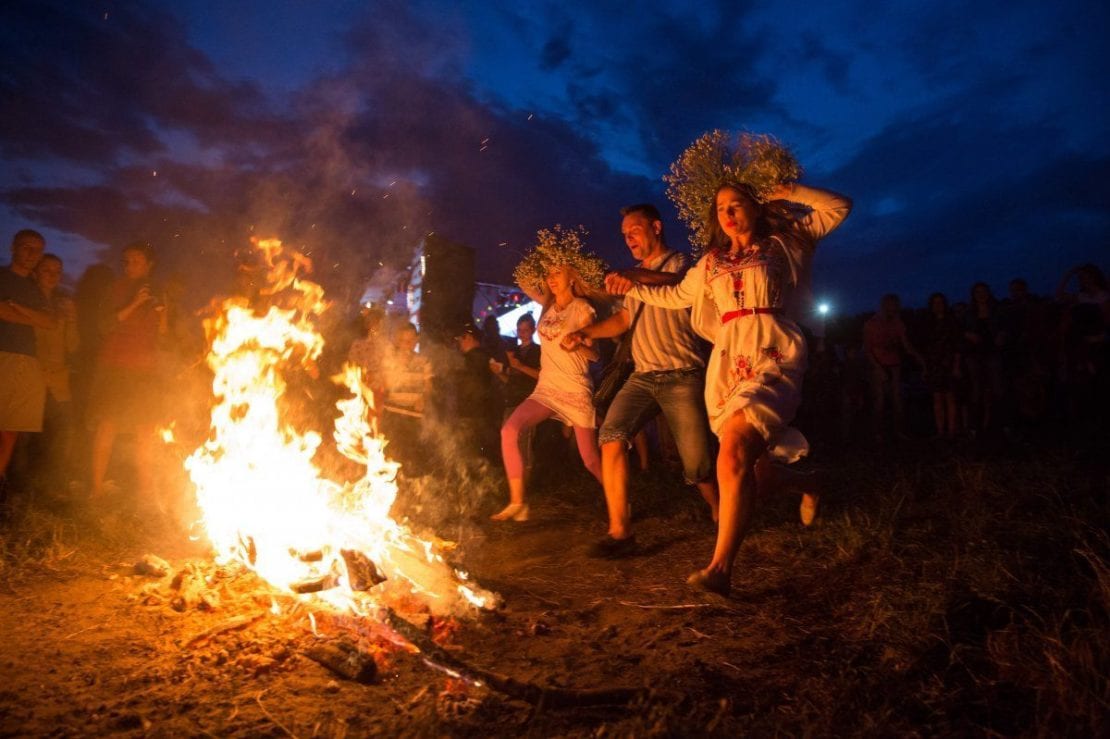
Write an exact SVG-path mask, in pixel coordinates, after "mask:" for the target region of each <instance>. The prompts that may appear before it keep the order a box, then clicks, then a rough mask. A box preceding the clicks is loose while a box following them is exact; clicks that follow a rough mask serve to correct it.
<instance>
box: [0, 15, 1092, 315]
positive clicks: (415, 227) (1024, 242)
mask: <svg viewBox="0 0 1110 739" xmlns="http://www.w3.org/2000/svg"><path fill="white" fill-rule="evenodd" d="M1108 7H1110V6H1108V4H1107V3H1105V2H1066V1H1065V2H1056V3H1049V2H1044V1H1043V0H1040V1H1037V2H1014V1H1013V0H1007V1H1006V2H994V1H986V2H976V3H967V2H963V1H961V2H948V1H946V0H942V1H937V2H886V3H873V2H862V1H860V2H849V1H843V0H831V1H830V2H823V3H809V4H807V3H783V2H753V3H727V2H718V3H713V2H702V3H686V2H672V3H637V4H633V5H630V4H628V3H607V2H600V3H593V2H588V3H587V2H581V3H574V2H559V3H550V4H528V3H486V2H472V3H466V2H463V3H448V2H420V1H416V2H362V1H360V2H355V1H343V2H339V1H335V2H329V1H328V0H316V1H311V2H310V1H309V0H300V1H297V0H284V1H282V0H266V1H262V0H258V1H255V0H249V1H248V0H235V2H214V1H213V2H185V1H179V2H174V3H153V2H151V3H143V2H126V3H124V2H119V3H115V2H99V1H96V0H82V1H81V2H74V1H73V0H59V1H57V2H55V1H53V0H45V1H41V0H40V1H38V2H20V1H18V0H15V1H13V2H6V3H4V5H3V8H2V9H0V54H2V55H3V67H2V72H0V100H2V108H0V110H2V115H0V156H2V158H3V167H2V169H0V231H2V232H3V234H0V238H3V239H4V240H8V239H9V238H10V235H11V234H12V233H14V232H15V231H16V230H17V229H19V228H24V227H32V228H37V229H39V230H41V231H43V233H44V234H45V235H46V236H47V241H48V250H50V251H55V252H58V253H60V254H61V255H62V256H63V257H64V258H66V260H67V272H68V273H69V274H70V275H71V277H75V276H76V275H78V274H79V273H80V271H81V270H82V269H84V267H86V266H87V265H89V264H91V263H93V262H95V261H97V260H98V259H101V258H105V257H106V258H108V259H109V260H110V261H111V262H112V263H113V264H114V263H115V259H116V257H115V255H116V253H117V250H118V248H119V247H120V246H122V245H123V244H125V243H127V242H129V241H133V240H135V239H139V238H142V239H147V240H149V241H151V242H152V243H154V244H155V246H156V248H157V249H158V250H159V252H160V254H161V255H162V259H161V267H162V269H163V271H164V273H166V274H168V273H171V272H175V271H184V272H186V273H187V274H190V275H204V276H205V283H204V284H205V287H207V288H209V289H218V288H219V287H220V286H221V280H222V278H220V277H217V276H219V275H222V274H224V273H225V272H224V270H226V269H227V268H228V265H229V264H230V255H231V254H232V253H233V252H234V251H235V250H236V249H237V248H241V247H243V246H245V245H246V244H247V239H248V238H249V236H250V235H251V234H252V233H254V234H258V235H277V236H279V237H281V238H283V239H284V240H286V241H288V242H290V243H293V244H295V245H297V246H299V247H300V248H302V249H305V250H307V251H309V252H310V253H311V254H313V255H314V256H316V257H317V260H318V265H319V269H318V271H319V273H320V274H321V276H322V277H323V278H324V279H325V281H326V282H330V283H331V284H333V285H335V284H346V285H348V286H349V287H351V289H352V290H357V286H358V285H359V284H360V283H361V282H362V281H364V280H365V279H366V277H367V276H368V275H369V274H370V273H371V272H372V271H373V270H374V269H375V268H376V266H377V264H378V262H379V261H382V262H385V263H391V262H396V261H398V260H402V259H405V258H406V257H407V255H408V254H409V252H410V251H411V248H412V246H413V244H414V243H415V242H416V241H417V240H418V239H419V238H420V236H421V235H423V234H425V233H428V232H431V231H434V232H436V233H438V234H440V235H441V236H444V237H446V238H448V239H451V240H454V241H458V242H461V243H465V244H467V245H470V246H472V247H474V248H475V249H476V250H477V252H478V269H479V273H478V278H479V279H483V280H487V281H495V282H502V281H503V282H507V281H508V280H509V279H510V274H511V270H512V267H513V265H514V264H515V263H516V261H518V259H519V255H520V252H521V251H522V250H524V249H526V248H527V247H528V246H529V244H530V243H531V239H532V237H533V236H534V234H535V232H536V230H537V229H538V228H543V227H549V226H551V225H553V224H555V223H563V224H567V225H571V224H584V225H585V226H586V227H587V228H589V229H590V231H591V237H590V240H589V244H590V246H591V247H592V248H593V249H594V250H596V251H598V252H599V253H601V254H602V255H603V256H605V257H606V258H607V259H608V260H609V261H610V262H611V263H612V264H614V265H625V264H628V261H629V258H628V255H627V250H626V249H625V248H624V245H623V243H622V241H621V239H620V234H619V215H618V213H617V211H618V209H619V208H620V207H621V206H622V205H625V204H628V203H631V202H639V201H645V200H647V201H654V202H656V203H658V204H659V205H660V206H662V210H663V211H664V213H665V214H666V216H667V219H668V224H667V227H668V233H669V238H670V241H671V243H672V244H673V245H676V246H680V247H683V248H688V243H687V240H686V234H685V230H684V229H683V228H682V226H681V224H679V223H678V222H677V220H676V219H675V216H674V213H675V211H674V208H673V206H672V205H671V204H670V202H669V201H667V200H666V198H665V196H664V194H663V191H664V185H663V183H662V181H661V176H662V175H663V174H664V173H665V172H666V171H667V169H668V166H669V165H670V163H671V162H672V161H673V160H674V159H675V158H676V157H677V156H678V154H680V153H681V152H682V150H683V149H684V148H685V147H686V145H688V144H689V143H690V142H691V141H693V140H694V139H695V138H696V137H697V136H698V135H700V134H701V133H703V132H704V131H707V130H709V129H713V128H725V129H731V130H744V129H746V130H751V131H756V132H769V133H773V134H775V135H776V136H778V137H779V138H780V139H781V140H782V141H784V142H785V143H787V144H788V145H789V146H791V148H792V149H793V150H794V151H795V153H796V154H797V155H798V157H799V159H800V160H801V162H802V164H803V165H804V166H805V168H806V170H807V176H806V181H808V182H810V183H812V184H816V185H822V186H826V187H829V188H831V189H834V190H838V191H840V192H843V193H845V194H848V195H850V196H851V197H852V198H853V199H854V200H855V211H854V213H853V214H852V216H851V217H850V218H849V219H848V221H847V222H846V223H845V225H844V226H843V227H842V228H841V229H840V230H839V231H838V232H836V233H835V234H834V235H832V236H831V237H829V238H828V239H827V240H826V241H825V242H823V243H822V246H821V248H820V250H819V256H818V261H817V265H816V268H815V276H816V277H815V280H816V287H817V292H818V294H819V295H821V296H823V297H825V298H826V299H828V300H830V302H831V303H832V304H833V306H834V310H840V311H859V310H865V309H868V308H869V307H871V306H872V305H873V304H874V303H875V302H876V301H877V298H878V297H879V295H880V294H882V293H884V292H888V291H894V292H898V293H900V294H901V295H902V296H903V300H904V302H906V303H907V304H909V305H921V304H923V303H924V301H925V298H926V297H927V295H928V294H929V293H930V292H932V291H933V290H942V291H944V292H946V293H948V295H949V296H950V298H952V299H963V298H966V295H967V291H968V288H969V287H970V285H971V284H972V283H973V282H974V281H976V280H979V279H982V280H985V281H987V282H988V283H989V284H991V286H992V287H993V288H994V290H995V291H996V293H1001V294H1004V292H1005V287H1006V283H1007V282H1008V280H1009V279H1010V278H1011V277H1014V276H1023V277H1026V278H1027V279H1028V280H1029V282H1030V284H1031V286H1032V287H1033V289H1034V290H1035V291H1037V292H1040V293H1046V292H1050V291H1051V290H1052V289H1053V288H1054V287H1055V284H1056V282H1057V281H1058V279H1059V277H1060V275H1061V274H1062V273H1063V272H1064V271H1065V270H1066V269H1067V268H1068V267H1070V266H1072V265H1074V264H1075V263H1078V262H1083V261H1095V262H1096V263H1099V264H1101V266H1103V268H1104V269H1105V268H1107V267H1110V264H1108V263H1107V262H1108V260H1107V254H1108V253H1110V249H1107V242H1108V240H1110V239H1108V234H1110V186H1108V184H1107V182H1108V180H1110V140H1108V136H1107V134H1108V133H1110V125H1108V124H1110V113H1108V105H1107V102H1108V94H1110V93H1108V89H1110V84H1108V82H1107V72H1108V71H1110V63H1108V62H1110V51H1108V49H1110V43H1107V39H1110V22H1108V19H1110V10H1108ZM525 8H526V9H525ZM629 8H633V9H632V10H629Z"/></svg>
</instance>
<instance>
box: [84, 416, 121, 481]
mask: <svg viewBox="0 0 1110 739" xmlns="http://www.w3.org/2000/svg"><path fill="white" fill-rule="evenodd" d="M115 441H116V425H115V424H114V423H112V422H111V421H101V422H100V423H99V424H97V427H96V432H95V434H94V436H93V449H92V489H91V490H90V491H89V497H90V498H98V497H100V496H101V495H103V493H104V478H105V476H106V475H107V474H108V462H109V461H110V460H111V458H112V445H113V444H114V443H115Z"/></svg>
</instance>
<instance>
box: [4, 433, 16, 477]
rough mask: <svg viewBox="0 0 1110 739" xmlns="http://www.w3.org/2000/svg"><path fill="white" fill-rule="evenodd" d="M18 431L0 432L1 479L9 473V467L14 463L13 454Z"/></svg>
mask: <svg viewBox="0 0 1110 739" xmlns="http://www.w3.org/2000/svg"><path fill="white" fill-rule="evenodd" d="M18 438H19V432H18V431H0V477H3V476H4V475H5V474H7V472H8V465H9V464H11V461H12V452H13V451H14V450H15V442H16V439H18Z"/></svg>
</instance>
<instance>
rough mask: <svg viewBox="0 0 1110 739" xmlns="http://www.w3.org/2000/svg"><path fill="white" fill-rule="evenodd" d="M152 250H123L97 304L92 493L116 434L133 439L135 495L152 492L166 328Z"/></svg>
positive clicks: (139, 245) (100, 487) (139, 246)
mask: <svg viewBox="0 0 1110 739" xmlns="http://www.w3.org/2000/svg"><path fill="white" fill-rule="evenodd" d="M153 268H154V250H153V249H152V248H151V246H150V244H147V243H144V242H141V241H139V242H135V243H132V244H129V245H127V246H126V247H124V249H123V277H122V278H120V279H119V280H117V281H116V283H115V284H114V285H113V286H112V289H111V291H110V292H109V293H108V296H107V299H106V300H105V302H104V303H102V304H101V306H100V316H99V323H100V330H101V332H102V334H103V337H104V339H103V343H102V344H101V346H100V352H99V354H98V355H97V358H96V368H95V370H94V371H93V380H92V388H91V390H90V393H89V406H88V415H89V419H88V420H89V423H90V425H91V427H92V428H93V429H94V431H93V453H92V489H91V490H90V497H91V498H92V499H94V500H96V499H98V498H100V497H101V496H102V495H103V493H104V483H105V477H106V475H107V472H108V462H109V460H110V459H111V457H112V447H113V446H114V445H115V441H116V436H117V435H118V434H120V433H133V434H134V435H135V474H136V478H137V480H138V484H139V494H140V497H142V498H144V499H148V500H147V501H146V502H153V503H158V502H159V501H157V500H150V498H151V497H152V496H153V495H154V494H155V490H154V469H153V464H154V443H155V438H154V425H155V423H156V422H157V420H158V417H159V406H160V399H161V390H160V388H159V387H158V338H159V336H162V335H165V334H166V333H167V331H168V329H169V324H168V322H167V319H166V309H165V304H164V302H163V301H162V300H160V299H159V298H158V297H156V295H155V292H154V290H153V288H152V287H151V284H150V272H151V270H152V269H153Z"/></svg>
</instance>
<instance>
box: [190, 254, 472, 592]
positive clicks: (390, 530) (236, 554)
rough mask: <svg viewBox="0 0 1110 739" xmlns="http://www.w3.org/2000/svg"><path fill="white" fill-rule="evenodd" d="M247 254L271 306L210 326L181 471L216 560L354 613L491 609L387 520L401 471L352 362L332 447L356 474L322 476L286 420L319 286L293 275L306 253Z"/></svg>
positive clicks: (429, 548)
mask: <svg viewBox="0 0 1110 739" xmlns="http://www.w3.org/2000/svg"><path fill="white" fill-rule="evenodd" d="M256 246H257V247H258V248H259V249H260V250H261V252H262V253H263V255H264V257H265V259H266V261H267V264H268V266H269V285H270V287H269V288H268V289H267V290H266V291H264V295H263V298H264V299H265V300H267V301H268V302H269V308H268V310H266V312H265V313H264V314H261V315H260V309H257V308H252V307H250V306H248V305H247V304H246V303H245V301H243V300H242V299H234V298H233V299H229V300H227V301H225V303H224V305H223V308H222V310H221V313H220V315H219V316H217V317H216V318H214V319H212V320H210V321H208V322H206V326H205V328H206V330H207V333H208V338H209V343H210V345H211V349H210V351H209V354H208V365H209V367H210V368H211V369H212V371H213V372H214V374H215V377H214V380H213V392H214V394H215V406H214V407H213V409H212V428H211V433H210V435H209V439H208V441H207V442H205V444H204V445H203V446H201V447H200V448H198V449H197V450H196V451H195V452H194V453H193V454H192V455H191V456H190V457H189V458H188V459H187V460H186V462H185V465H186V468H187V469H188V471H189V474H190V475H191V477H192V480H193V483H194V484H195V485H196V495H197V503H198V505H199V507H200V510H201V513H202V523H203V526H204V529H205V533H206V534H207V536H208V538H209V540H210V541H211V542H212V544H213V546H214V547H215V549H216V551H217V554H218V556H219V557H220V559H221V560H222V561H228V560H238V561H239V562H242V563H243V564H246V565H248V566H250V567H252V568H253V569H254V570H256V571H257V572H258V573H259V574H260V575H261V576H262V577H264V578H265V579H266V580H267V581H269V582H270V583H271V584H273V585H276V586H279V587H283V588H287V589H289V590H292V591H294V592H298V593H309V592H312V593H314V594H313V595H312V596H308V597H314V598H320V599H323V600H325V601H326V602H328V603H330V604H332V605H334V606H337V607H343V608H351V609H354V610H356V611H358V612H365V611H366V610H367V609H368V608H370V607H372V606H373V605H374V604H375V603H381V602H389V601H391V600H396V599H401V598H408V597H411V596H414V595H415V596H417V597H418V598H419V599H420V600H421V601H422V602H424V603H425V604H426V605H427V606H428V608H429V609H430V610H431V611H432V612H433V613H436V614H449V613H460V612H462V611H464V610H466V609H467V608H469V607H478V608H482V607H490V606H492V601H493V599H494V596H493V595H492V594H491V593H488V592H486V591H483V590H481V589H480V588H477V587H475V586H474V585H473V583H467V584H463V583H462V582H459V581H460V580H466V579H467V576H466V574H465V573H464V572H462V571H459V570H453V569H452V567H451V566H450V565H449V564H448V563H447V562H446V561H445V560H444V559H443V557H442V555H441V554H440V552H439V546H438V545H437V544H435V543H433V542H429V541H424V540H422V539H420V538H418V537H416V536H415V535H414V534H413V533H412V532H411V531H409V529H408V528H407V527H405V526H403V525H401V524H399V523H398V522H396V521H394V520H393V519H392V518H390V516H389V509H390V506H391V505H392V504H393V500H394V498H395V496H396V494H397V487H396V484H395V482H394V480H395V476H396V474H397V469H398V465H397V464H396V463H395V462H392V461H390V460H389V459H388V458H387V457H386V456H385V453H384V452H385V450H384V445H385V443H384V440H383V439H382V438H381V437H379V436H378V435H377V433H376V430H375V428H374V426H373V425H372V423H371V421H370V417H371V415H372V414H371V409H372V407H373V395H372V393H371V392H370V390H369V389H368V388H367V387H366V385H365V383H364V382H363V379H362V373H361V370H360V369H359V368H357V367H353V366H350V365H347V366H345V368H344V372H343V373H342V375H341V376H340V377H337V378H334V379H335V380H336V381H337V382H339V383H340V384H342V385H343V386H344V387H346V388H347V390H348V392H349V394H350V397H347V398H345V399H343V400H340V401H339V402H338V403H337V407H338V408H339V410H340V411H341V412H342V415H341V416H340V418H338V419H337V420H336V422H335V429H334V432H333V436H334V439H335V442H336V447H337V449H338V450H339V451H340V452H341V453H342V454H343V455H344V456H345V457H346V458H347V459H349V460H351V462H353V463H355V464H356V465H358V468H359V470H361V471H362V474H361V476H360V477H359V478H358V479H357V480H354V481H353V482H352V481H346V482H337V481H333V480H330V479H327V478H325V477H323V476H322V475H321V472H320V470H319V469H318V468H317V466H316V465H315V464H314V462H313V457H314V456H315V454H316V451H317V448H318V447H319V445H320V443H321V441H322V436H321V435H320V434H319V433H317V432H315V431H303V432H302V431H299V430H297V429H295V428H294V427H293V425H292V424H291V423H289V422H287V421H285V420H283V418H282V413H281V410H280V408H281V401H282V398H283V396H284V394H285V391H286V389H287V386H286V380H285V373H286V372H287V371H291V370H296V368H297V365H300V367H301V368H302V369H303V370H304V371H307V372H308V373H309V374H310V375H311V376H313V377H315V362H316V360H317V358H318V357H319V356H320V353H321V351H322V350H323V347H324V341H323V337H322V336H321V335H320V334H319V332H318V331H317V330H316V327H315V324H316V320H317V319H318V318H319V316H320V315H321V313H322V312H323V311H324V310H325V308H326V307H327V303H326V302H325V301H324V297H323V290H322V288H320V286H319V285H317V284H315V283H313V282H310V281H308V280H306V279H304V278H303V277H302V275H303V274H305V273H306V272H307V271H309V270H310V269H311V263H310V262H309V261H308V260H307V259H306V258H305V257H303V256H301V255H297V254H286V253H285V252H283V250H282V247H281V242H279V241H277V240H267V241H259V242H257V243H256ZM382 576H384V578H385V579H384V582H381V580H382ZM379 582H380V584H377V583H379Z"/></svg>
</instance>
